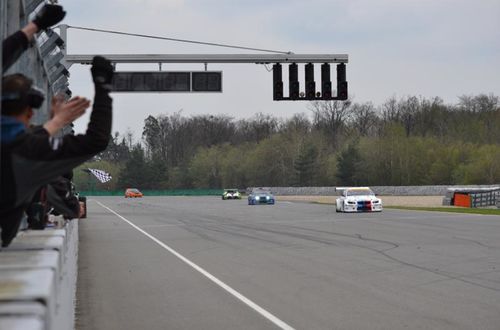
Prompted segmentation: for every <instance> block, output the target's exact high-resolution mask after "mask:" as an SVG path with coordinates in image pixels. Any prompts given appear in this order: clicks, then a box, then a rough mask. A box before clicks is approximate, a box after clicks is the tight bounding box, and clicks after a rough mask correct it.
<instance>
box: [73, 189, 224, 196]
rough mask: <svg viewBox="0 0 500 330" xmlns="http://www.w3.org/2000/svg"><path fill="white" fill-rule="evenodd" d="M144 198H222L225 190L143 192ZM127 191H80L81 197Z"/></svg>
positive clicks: (116, 194) (109, 194) (117, 193)
mask: <svg viewBox="0 0 500 330" xmlns="http://www.w3.org/2000/svg"><path fill="white" fill-rule="evenodd" d="M141 192H142V193H143V194H144V196H220V195H222V192H223V189H173V190H141ZM124 194H125V190H114V191H103V190H100V191H95V190H85V191H80V195H81V196H124Z"/></svg>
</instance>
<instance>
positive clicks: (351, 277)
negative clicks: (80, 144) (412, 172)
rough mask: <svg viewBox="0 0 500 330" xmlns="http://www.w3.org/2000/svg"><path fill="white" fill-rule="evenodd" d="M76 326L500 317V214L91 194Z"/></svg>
mask: <svg viewBox="0 0 500 330" xmlns="http://www.w3.org/2000/svg"><path fill="white" fill-rule="evenodd" d="M89 199H90V200H89V202H88V212H89V218H88V219H83V220H81V221H80V247H79V248H80V251H79V274H78V276H79V277H78V294H77V296H78V297H77V298H78V301H77V329H107V330H109V329H208V330H212V329H213V330H215V329H217V330H218V329H280V328H282V329H291V328H295V329H357V330H359V329H454V330H455V329H500V217H498V216H481V215H462V214H448V213H434V212H416V211H399V210H385V211H384V212H382V213H370V214H337V213H335V210H334V207H333V206H328V205H316V204H307V203H291V202H279V200H278V202H277V204H276V205H274V206H265V205H262V206H248V205H247V204H246V200H241V201H222V200H221V199H220V198H219V197H145V198H142V199H124V198H120V197H96V198H89Z"/></svg>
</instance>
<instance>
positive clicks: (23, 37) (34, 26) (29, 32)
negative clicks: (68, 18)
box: [2, 4, 66, 73]
mask: <svg viewBox="0 0 500 330" xmlns="http://www.w3.org/2000/svg"><path fill="white" fill-rule="evenodd" d="M65 15H66V12H65V11H64V10H63V8H62V7H61V6H59V5H50V4H46V5H45V6H44V7H43V8H42V9H41V10H40V12H39V13H38V14H37V15H36V17H35V19H34V20H33V21H32V22H30V23H28V24H27V25H26V26H25V27H23V28H22V29H21V30H19V31H17V32H16V33H14V34H13V35H11V36H9V37H8V38H7V39H5V40H4V41H3V42H2V73H5V71H7V70H8V69H9V68H10V67H11V66H12V64H14V63H15V62H16V61H17V59H18V58H19V57H20V56H21V55H22V53H23V52H24V51H25V50H26V49H27V48H28V45H29V42H30V41H31V40H32V39H33V36H34V35H35V33H37V32H39V31H42V30H46V29H48V28H49V27H51V26H53V25H55V24H57V23H59V22H60V21H62V19H63V18H64V16H65Z"/></svg>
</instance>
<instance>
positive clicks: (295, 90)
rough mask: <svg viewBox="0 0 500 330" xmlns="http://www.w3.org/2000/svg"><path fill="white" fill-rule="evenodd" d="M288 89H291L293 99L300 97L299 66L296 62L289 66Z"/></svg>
mask: <svg viewBox="0 0 500 330" xmlns="http://www.w3.org/2000/svg"><path fill="white" fill-rule="evenodd" d="M288 82H289V85H288V89H289V92H290V94H289V96H290V99H291V100H298V99H299V93H300V91H299V87H300V84H299V67H298V65H297V64H296V63H292V64H290V66H289V67H288Z"/></svg>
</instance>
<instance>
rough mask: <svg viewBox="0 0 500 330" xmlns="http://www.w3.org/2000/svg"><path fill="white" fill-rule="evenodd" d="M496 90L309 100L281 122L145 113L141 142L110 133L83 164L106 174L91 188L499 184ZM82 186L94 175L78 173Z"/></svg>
mask: <svg viewBox="0 0 500 330" xmlns="http://www.w3.org/2000/svg"><path fill="white" fill-rule="evenodd" d="M499 128H500V100H499V97H497V96H495V95H484V94H480V95H475V96H461V97H459V99H458V102H457V103H456V104H445V103H444V102H443V100H441V99H440V98H437V97H436V98H430V99H429V98H423V97H416V96H409V97H403V98H399V99H397V98H394V97H393V98H389V99H388V100H387V101H386V102H384V103H383V104H381V105H379V106H375V105H373V104H372V103H370V102H367V103H356V102H352V101H345V102H342V101H317V102H312V103H310V104H308V106H307V112H306V113H300V114H295V115H293V116H292V117H290V118H287V119H281V118H276V117H274V116H271V115H265V114H262V113H257V114H255V115H254V116H253V117H251V118H249V119H240V120H235V119H234V118H232V117H229V116H226V115H208V114H207V115H196V116H184V115H182V113H181V112H176V113H172V114H162V115H159V116H148V117H147V118H146V119H145V121H144V129H143V132H142V136H141V138H140V140H139V141H137V140H135V139H134V137H133V134H132V133H131V132H126V133H125V134H119V133H115V135H114V136H113V138H112V141H111V143H110V144H109V146H108V148H107V150H106V151H105V152H103V153H102V154H100V155H99V156H98V157H96V158H95V159H94V160H93V161H92V162H90V163H87V164H85V165H84V167H95V168H100V169H104V170H106V171H108V172H110V173H111V174H112V175H113V176H114V178H115V179H114V180H112V181H110V182H109V183H107V184H105V185H98V188H99V189H109V190H114V189H123V188H126V187H137V188H140V189H141V188H142V189H179V188H223V187H242V188H243V187H248V186H335V185H426V184H495V183H499V182H500V130H499ZM75 181H76V183H77V186H78V187H79V189H81V190H86V189H88V188H89V184H91V182H92V180H91V179H89V178H88V177H87V174H85V173H83V172H81V171H76V173H75Z"/></svg>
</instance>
